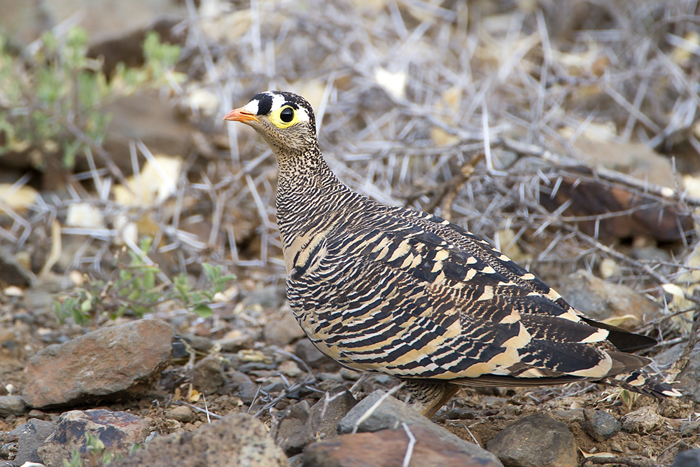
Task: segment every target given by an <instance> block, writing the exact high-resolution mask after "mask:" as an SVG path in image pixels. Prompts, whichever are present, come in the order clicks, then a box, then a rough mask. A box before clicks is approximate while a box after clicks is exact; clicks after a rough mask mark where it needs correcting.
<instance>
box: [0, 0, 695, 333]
mask: <svg viewBox="0 0 700 467" xmlns="http://www.w3.org/2000/svg"><path fill="white" fill-rule="evenodd" d="M696 8H697V7H696V3H695V2H691V1H681V0H677V1H662V2H658V1H650V0H634V1H613V2H597V1H584V2H579V1H571V0H566V1H560V2H550V1H545V0H541V1H536V0H532V1H505V0H504V1H473V2H465V1H454V0H445V1H438V0H379V1H366V0H333V1H330V2H327V1H315V0H281V1H272V0H251V1H235V0H232V1H224V0H201V1H195V0H140V1H136V0H125V1H121V2H115V1H111V0H98V1H91V2H87V1H80V0H33V1H31V2H27V1H22V0H0V11H2V12H3V13H2V15H1V16H0V246H1V247H2V249H0V253H1V258H0V260H1V261H2V263H3V265H5V267H4V270H5V271H6V273H5V274H0V276H1V277H0V282H2V285H3V286H4V287H19V288H20V289H23V288H26V287H30V286H32V285H36V284H47V283H48V284H50V285H49V286H46V287H47V288H48V289H50V290H51V292H52V293H56V292H64V293H65V296H63V298H61V299H60V300H59V301H58V303H57V305H55V310H56V312H57V313H58V315H59V317H60V318H61V319H66V318H71V319H75V320H76V321H78V322H84V320H89V319H91V318H97V321H99V319H101V318H103V317H105V316H115V313H114V310H119V311H118V313H116V315H119V314H121V313H123V312H127V311H128V312H134V313H136V314H137V315H139V316H140V315H141V314H143V313H144V312H146V311H148V310H155V309H158V310H161V309H163V310H164V309H172V308H173V305H172V303H173V300H164V298H168V297H169V298H174V299H175V300H174V303H175V304H176V305H175V309H177V310H182V309H183V307H184V308H186V309H189V310H192V309H195V308H197V307H199V308H198V309H199V311H201V312H202V313H203V314H204V315H207V316H208V315H209V314H210V312H211V309H209V308H208V305H204V302H205V301H206V300H204V298H203V296H198V297H191V296H190V295H188V294H191V293H192V292H191V291H192V290H195V289H202V290H207V291H208V293H209V296H210V297H211V300H209V301H207V303H208V304H209V305H211V303H210V302H211V301H216V300H214V299H213V297H214V295H216V294H217V293H218V298H217V300H218V301H219V303H218V304H214V307H215V308H216V307H217V306H218V307H221V306H223V305H222V304H223V303H225V302H226V301H227V300H231V299H233V297H235V296H236V294H238V293H239V292H240V291H241V290H242V289H246V288H247V289H250V290H255V289H259V288H261V287H266V286H276V285H277V284H279V283H281V282H282V281H283V279H284V267H283V264H284V263H283V259H282V253H281V243H280V239H279V234H278V233H277V231H276V228H275V225H274V222H275V217H274V193H275V181H276V179H275V163H274V160H273V157H272V156H271V154H270V152H269V150H267V149H266V147H265V146H264V145H262V144H260V142H259V141H258V139H257V137H256V136H255V135H254V134H252V132H250V131H248V129H246V128H238V127H236V126H234V125H228V126H227V125H224V124H223V122H222V121H221V117H222V116H223V115H224V114H225V113H226V112H227V111H228V110H230V109H231V108H233V107H235V106H239V105H242V104H244V103H245V102H247V100H248V99H249V98H250V97H251V96H252V95H254V94H255V93H256V92H259V91H261V90H266V89H270V88H277V89H286V90H293V91H296V92H298V93H301V94H303V95H305V96H306V97H307V98H308V99H309V100H310V102H311V103H312V104H313V105H314V107H315V109H316V111H317V114H318V116H319V118H318V122H319V134H320V139H321V144H322V148H323V149H324V152H325V153H326V156H327V158H328V160H329V162H330V164H331V166H332V168H333V169H334V170H335V171H336V172H337V173H338V174H339V176H340V177H341V179H342V180H343V181H344V182H345V183H347V184H348V185H350V186H351V187H352V188H354V189H356V190H359V191H361V192H362V193H364V194H366V195H368V196H372V197H374V198H376V199H378V200H380V201H383V202H387V203H393V204H402V205H405V206H410V207H414V208H418V209H427V210H430V211H433V212H435V213H437V214H440V215H442V216H444V217H446V218H450V219H452V220H453V221H454V222H457V223H459V224H460V225H463V226H465V227H467V228H469V229H471V230H473V231H474V232H476V233H477V234H479V235H481V236H484V237H486V238H488V239H490V240H491V241H492V242H493V243H495V244H496V245H497V246H499V247H500V248H502V249H503V250H505V251H506V253H507V254H509V255H510V256H511V257H513V258H514V259H515V260H517V261H519V262H521V263H523V264H524V265H526V266H527V267H529V268H531V269H533V270H535V271H536V272H538V273H539V274H540V275H542V276H544V277H545V279H549V280H552V281H553V282H554V283H555V284H556V285H558V286H565V284H563V282H564V281H563V279H562V278H563V277H565V276H566V275H568V274H569V273H572V272H574V271H576V270H577V269H579V268H584V269H586V270H588V271H590V272H592V273H594V274H595V275H597V276H600V277H602V278H603V279H608V280H612V281H616V282H618V283H620V284H633V285H635V284H636V285H637V286H641V287H642V288H643V289H644V290H645V291H646V292H647V293H648V294H649V298H650V299H653V300H654V301H656V302H658V303H659V304H660V305H661V307H662V308H663V309H664V310H665V311H666V312H677V311H679V310H681V311H682V310H684V309H687V307H688V303H687V302H686V301H684V300H685V297H686V293H692V292H693V291H694V287H695V283H696V282H697V279H698V278H697V277H696V274H697V271H696V270H695V269H693V268H694V267H695V265H697V263H700V259H698V257H697V255H696V254H695V244H696V238H697V235H696V230H697V227H696V225H697V224H696V220H697V213H696V209H697V207H698V206H700V143H698V138H700V126H699V125H698V117H697V109H698V105H699V104H700V99H699V98H698V92H697V91H698V88H697V82H698V79H697V78H698V71H699V67H698V65H699V64H700V29H699V27H698V22H697V21H695V19H696V18H697V16H695V15H696V14H697V11H696ZM474 157H476V159H473V158H474ZM477 160H478V161H479V162H478V163H477V162H476V161H477ZM470 161H474V162H470ZM203 263H206V264H207V265H209V264H211V265H212V266H207V268H204V269H203V268H202V264H203ZM214 267H217V268H218V269H211V268H214ZM125 268H126V269H128V270H129V271H130V272H128V273H125V272H123V270H124V269H125ZM120 271H122V272H121V273H120ZM230 274H235V275H236V276H237V277H238V278H239V281H238V283H237V285H235V286H231V287H228V286H226V287H225V286H224V285H225V283H226V282H227V281H228V280H230V279H231V278H232V277H233V276H231V275H230ZM222 277H223V278H226V281H224V282H222V280H221V278H222ZM183 281H184V282H183ZM217 281H218V282H217ZM115 284H119V287H115ZM178 284H179V285H178ZM215 284H218V285H215ZM209 286H212V287H214V289H209V288H208V287H209ZM183 287H184V289H183ZM227 287H228V288H227ZM12 290H14V289H12ZM178 290H179V291H180V292H182V291H183V290H186V291H189V292H186V293H185V294H184V295H183V294H182V293H180V292H178ZM14 293H18V292H16V291H15V292H14ZM154 293H155V295H153V294H154ZM178 297H179V298H178ZM188 297H189V298H188ZM190 299H191V300H190ZM144 300H145V301H144ZM165 303H170V304H169V305H167V306H166V305H165ZM200 305H202V306H206V310H205V309H204V308H202V307H201V306H200ZM162 307H166V308H162ZM167 307H170V308H167ZM625 319H627V320H631V321H630V322H631V323H634V324H636V325H639V324H640V321H639V320H640V319H641V318H640V317H639V316H637V317H634V316H632V317H631V318H630V317H629V316H628V317H627V318H620V320H621V321H620V322H624V321H625ZM635 320H636V321H635ZM681 321H682V320H681ZM691 322H692V316H690V317H688V316H685V321H682V322H679V324H678V326H677V329H685V331H686V332H687V331H689V330H690V325H691ZM674 332H675V331H674Z"/></svg>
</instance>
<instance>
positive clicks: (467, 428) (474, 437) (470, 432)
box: [462, 423, 481, 447]
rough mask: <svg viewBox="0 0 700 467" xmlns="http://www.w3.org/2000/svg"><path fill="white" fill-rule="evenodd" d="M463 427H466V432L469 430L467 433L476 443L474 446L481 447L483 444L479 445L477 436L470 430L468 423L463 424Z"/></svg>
mask: <svg viewBox="0 0 700 467" xmlns="http://www.w3.org/2000/svg"><path fill="white" fill-rule="evenodd" d="M462 426H463V427H464V429H465V430H467V433H469V436H471V437H472V441H474V444H476V445H477V446H479V447H481V444H479V441H478V440H477V439H476V436H474V434H473V433H472V430H470V429H469V427H468V426H467V424H466V423H463V424H462Z"/></svg>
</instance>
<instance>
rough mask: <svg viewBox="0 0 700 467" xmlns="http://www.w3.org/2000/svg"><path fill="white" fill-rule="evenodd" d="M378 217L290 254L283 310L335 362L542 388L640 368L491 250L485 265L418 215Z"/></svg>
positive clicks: (399, 372) (478, 256)
mask: <svg viewBox="0 0 700 467" xmlns="http://www.w3.org/2000/svg"><path fill="white" fill-rule="evenodd" d="M387 214H389V213H387V212H385V213H383V215H381V216H377V217H375V218H373V219H371V222H367V223H366V224H365V225H371V226H372V227H371V228H366V229H364V230H359V231H358V230H354V231H348V230H347V229H343V230H335V231H332V230H329V231H325V232H319V233H317V234H315V235H313V236H310V237H309V238H308V239H307V241H305V242H303V244H301V245H299V248H296V249H294V251H295V254H294V257H293V258H291V266H293V269H292V270H291V274H290V276H289V279H288V280H289V287H288V290H289V292H288V295H289V299H290V303H291V305H292V309H293V310H294V311H295V313H296V315H297V318H298V319H299V321H300V324H301V325H302V327H303V328H304V330H305V331H306V332H307V334H308V335H309V337H310V338H311V339H312V340H313V341H314V342H315V343H316V345H317V346H318V347H319V349H321V350H322V351H323V352H325V353H326V354H328V355H329V356H331V357H332V358H334V359H336V360H337V361H339V362H340V363H341V364H343V365H345V366H348V367H350V368H355V369H358V370H374V371H381V372H384V373H388V374H391V375H394V376H398V377H403V378H432V379H442V380H461V379H464V378H480V377H482V378H487V377H490V376H491V375H496V376H498V377H499V378H500V379H503V378H517V379H518V380H519V381H521V382H522V383H525V380H533V379H534V380H537V383H538V384H542V383H544V382H545V381H544V380H549V379H556V380H557V382H562V380H561V378H565V380H577V379H601V378H604V377H606V376H608V375H614V374H617V373H620V372H624V371H628V370H630V369H634V368H639V367H641V366H643V365H645V364H646V363H648V360H647V359H644V358H642V357H636V356H629V355H626V354H620V353H619V352H616V351H614V350H612V349H611V351H606V350H604V347H605V344H606V342H605V341H606V338H607V337H608V331H607V330H604V329H599V328H596V327H592V326H589V325H587V324H585V323H583V322H580V319H579V318H578V316H577V315H576V314H575V313H572V312H571V311H569V310H567V309H563V308H562V307H561V306H560V305H558V304H557V300H556V299H555V300H552V298H554V297H552V296H549V297H548V296H547V294H546V293H545V294H543V293H541V292H539V291H536V290H533V287H524V286H523V285H522V281H534V280H536V278H535V277H534V276H533V275H532V274H528V273H524V274H520V275H519V276H520V277H521V280H520V281H514V280H512V278H511V277H508V275H507V274H504V273H502V272H500V271H499V270H498V269H501V266H500V265H498V266H497V267H494V261H501V262H505V261H510V260H507V258H505V257H502V256H501V254H500V253H498V252H496V253H492V255H495V254H498V256H497V257H496V256H493V257H492V258H489V259H488V260H484V259H483V251H485V250H483V251H481V250H479V251H481V252H477V253H478V254H475V253H474V252H473V251H471V250H470V249H468V248H464V247H462V246H460V245H458V244H457V242H455V241H453V240H452V239H449V238H445V237H448V236H447V235H440V232H439V231H429V230H428V229H426V228H424V226H422V225H421V224H422V223H423V221H425V218H423V219H422V220H420V218H421V217H423V216H425V215H423V216H416V217H415V218H414V219H415V220H418V222H406V221H405V219H404V218H402V219H397V218H396V217H394V216H392V215H387ZM477 248H480V247H477ZM493 251H495V250H493ZM494 258H495V259H494ZM510 263H511V264H513V265H514V263H512V262H510ZM508 266H509V267H510V265H508ZM516 272H517V271H516ZM516 275H517V274H516ZM523 277H524V278H523ZM544 287H546V286H544ZM543 290H544V289H543ZM546 290H547V291H548V290H549V288H548V287H547V288H546ZM597 344H600V345H597ZM607 345H608V346H610V344H609V343H607ZM552 382H553V381H552ZM501 383H502V382H501ZM499 384H500V383H499Z"/></svg>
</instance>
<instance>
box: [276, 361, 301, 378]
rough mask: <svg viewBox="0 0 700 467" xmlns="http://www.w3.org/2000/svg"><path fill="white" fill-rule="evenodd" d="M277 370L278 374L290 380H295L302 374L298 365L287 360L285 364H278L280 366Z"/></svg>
mask: <svg viewBox="0 0 700 467" xmlns="http://www.w3.org/2000/svg"><path fill="white" fill-rule="evenodd" d="M277 370H279V372H280V373H282V374H283V375H285V376H289V377H290V378H296V377H297V376H299V375H301V373H302V371H301V368H299V365H297V363H296V362H294V361H292V360H287V361H286V362H282V363H280V366H279V367H277Z"/></svg>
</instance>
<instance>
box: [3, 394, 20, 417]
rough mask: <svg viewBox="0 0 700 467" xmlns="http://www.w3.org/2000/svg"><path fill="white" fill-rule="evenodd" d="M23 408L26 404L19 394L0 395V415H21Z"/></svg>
mask: <svg viewBox="0 0 700 467" xmlns="http://www.w3.org/2000/svg"><path fill="white" fill-rule="evenodd" d="M25 409H26V405H25V404H24V400H23V399H22V398H21V397H20V396H0V417H3V418H4V417H7V416H8V415H22V414H23V413H24V411H25Z"/></svg>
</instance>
